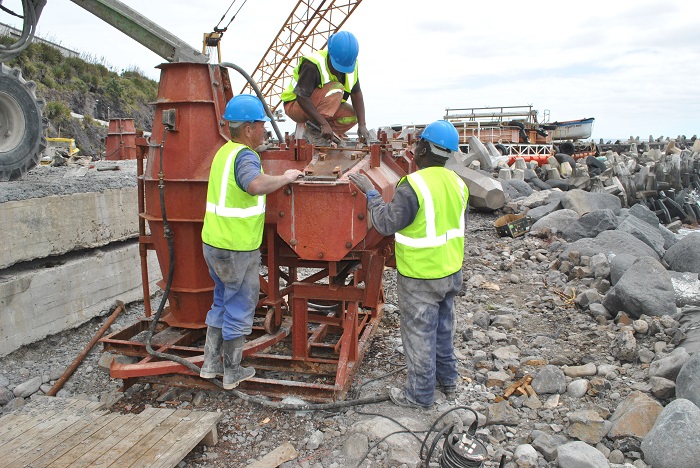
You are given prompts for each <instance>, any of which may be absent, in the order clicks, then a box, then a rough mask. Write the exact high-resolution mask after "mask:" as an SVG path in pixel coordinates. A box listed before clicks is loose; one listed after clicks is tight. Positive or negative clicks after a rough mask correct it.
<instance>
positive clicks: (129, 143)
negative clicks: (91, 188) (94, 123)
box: [105, 119, 136, 161]
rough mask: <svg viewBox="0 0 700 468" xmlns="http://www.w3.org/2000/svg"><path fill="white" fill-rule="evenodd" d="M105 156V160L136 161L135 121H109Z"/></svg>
mask: <svg viewBox="0 0 700 468" xmlns="http://www.w3.org/2000/svg"><path fill="white" fill-rule="evenodd" d="M105 154H106V156H105V159H109V160H112V161H118V160H121V159H136V128H135V127H134V119H109V127H108V129H107V138H105Z"/></svg>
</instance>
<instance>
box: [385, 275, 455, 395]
mask: <svg viewBox="0 0 700 468" xmlns="http://www.w3.org/2000/svg"><path fill="white" fill-rule="evenodd" d="M396 283H397V288H398V297H399V309H400V311H401V341H402V342H403V349H404V353H405V356H406V367H407V372H406V373H407V378H406V385H405V386H404V392H405V394H406V397H407V398H408V400H409V401H411V402H412V403H417V404H419V405H422V406H430V405H432V404H433V403H434V402H435V395H434V392H435V386H436V383H439V384H441V385H443V386H444V387H450V386H456V385H457V380H458V374H457V359H456V358H455V355H454V346H453V343H452V339H453V329H452V324H453V314H452V306H453V304H454V298H455V296H456V295H457V293H458V292H459V290H460V288H461V287H462V271H461V270H460V271H458V272H457V273H454V274H452V275H450V276H448V277H446V278H440V279H434V280H421V279H415V278H408V277H405V276H402V275H401V274H400V273H397V281H396Z"/></svg>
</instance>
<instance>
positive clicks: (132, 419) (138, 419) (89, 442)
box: [51, 407, 160, 467]
mask: <svg viewBox="0 0 700 468" xmlns="http://www.w3.org/2000/svg"><path fill="white" fill-rule="evenodd" d="M158 411H160V409H158V408H153V407H149V408H146V409H145V410H143V412H141V414H138V415H136V414H126V415H119V414H115V415H114V416H115V418H114V419H117V418H118V420H117V421H114V419H112V420H111V421H110V423H109V424H105V425H104V426H102V427H101V428H100V429H98V430H97V431H96V432H94V433H92V434H90V435H89V437H87V438H86V439H85V440H83V441H81V442H80V443H79V444H77V445H76V446H75V447H73V448H69V450H68V451H67V452H65V453H63V454H62V455H60V456H59V457H58V458H57V459H56V460H54V461H53V462H52V463H51V466H52V467H53V466H88V465H89V464H90V463H92V462H93V461H94V460H96V459H97V458H98V457H99V456H100V455H101V454H102V452H103V451H105V450H109V449H110V448H111V447H112V446H113V445H114V444H115V443H116V442H117V441H118V440H119V439H117V435H116V434H115V433H117V432H118V431H120V430H124V431H130V430H135V429H136V428H137V427H138V426H139V425H141V424H143V423H144V422H146V420H147V419H148V417H150V415H152V414H156V413H157V412H158ZM110 437H111V439H110Z"/></svg>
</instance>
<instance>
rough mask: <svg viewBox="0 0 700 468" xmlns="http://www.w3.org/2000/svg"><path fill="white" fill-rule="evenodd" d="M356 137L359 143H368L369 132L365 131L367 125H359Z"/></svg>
mask: <svg viewBox="0 0 700 468" xmlns="http://www.w3.org/2000/svg"><path fill="white" fill-rule="evenodd" d="M357 137H358V138H359V139H360V142H361V143H367V142H368V141H369V130H367V125H360V126H359V127H357Z"/></svg>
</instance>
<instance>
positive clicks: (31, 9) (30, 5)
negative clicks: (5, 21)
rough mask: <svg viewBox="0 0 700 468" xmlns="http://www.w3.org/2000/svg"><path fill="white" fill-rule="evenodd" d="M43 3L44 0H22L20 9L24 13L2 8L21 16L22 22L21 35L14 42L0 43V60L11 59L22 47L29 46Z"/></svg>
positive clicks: (44, 2)
mask: <svg viewBox="0 0 700 468" xmlns="http://www.w3.org/2000/svg"><path fill="white" fill-rule="evenodd" d="M45 4H46V1H45V0H38V1H34V2H33V1H31V0H22V11H23V13H24V15H18V14H17V13H14V12H12V11H11V10H8V9H6V8H3V10H5V11H7V12H8V13H10V14H12V15H13V16H17V17H19V18H23V19H24V22H23V24H22V35H21V36H20V37H19V38H18V39H17V40H16V41H15V42H14V43H12V44H10V45H2V44H0V62H7V61H9V60H12V59H13V58H15V57H16V56H17V55H19V54H20V53H21V52H22V51H23V50H24V49H26V48H27V47H29V44H30V43H31V41H32V39H33V38H34V34H36V25H37V22H38V21H39V14H41V10H42V9H43V7H44V5H45Z"/></svg>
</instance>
